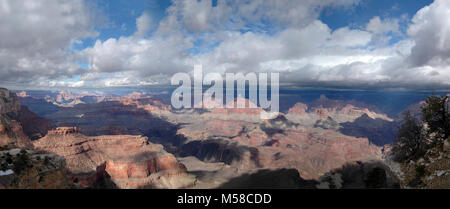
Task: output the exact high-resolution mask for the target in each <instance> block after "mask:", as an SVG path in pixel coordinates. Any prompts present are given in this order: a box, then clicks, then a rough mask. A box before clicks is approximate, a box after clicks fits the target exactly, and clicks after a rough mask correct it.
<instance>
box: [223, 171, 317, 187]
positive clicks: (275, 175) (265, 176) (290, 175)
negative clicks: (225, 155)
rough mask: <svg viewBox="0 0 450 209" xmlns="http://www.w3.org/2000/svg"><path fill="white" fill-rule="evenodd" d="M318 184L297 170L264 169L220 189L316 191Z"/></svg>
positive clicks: (235, 179) (232, 181)
mask: <svg viewBox="0 0 450 209" xmlns="http://www.w3.org/2000/svg"><path fill="white" fill-rule="evenodd" d="M316 184H318V182H317V181H314V180H304V179H302V178H301V177H300V174H299V173H298V171H297V170H296V169H278V170H268V169H264V170H259V171H257V172H256V173H252V174H244V175H242V176H239V177H236V178H233V179H231V180H230V181H228V182H226V183H224V184H222V185H221V186H219V187H218V189H315V185H316Z"/></svg>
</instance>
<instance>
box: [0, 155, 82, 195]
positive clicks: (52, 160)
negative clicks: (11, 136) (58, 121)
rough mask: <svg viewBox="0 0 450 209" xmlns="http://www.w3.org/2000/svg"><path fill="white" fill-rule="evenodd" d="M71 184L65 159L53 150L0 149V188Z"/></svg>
mask: <svg viewBox="0 0 450 209" xmlns="http://www.w3.org/2000/svg"><path fill="white" fill-rule="evenodd" d="M68 188H74V184H72V183H71V182H70V180H69V178H68V177H67V169H66V161H65V159H64V158H62V157H60V156H58V155H55V154H41V153H37V152H34V151H31V150H25V149H10V150H4V151H0V189H68Z"/></svg>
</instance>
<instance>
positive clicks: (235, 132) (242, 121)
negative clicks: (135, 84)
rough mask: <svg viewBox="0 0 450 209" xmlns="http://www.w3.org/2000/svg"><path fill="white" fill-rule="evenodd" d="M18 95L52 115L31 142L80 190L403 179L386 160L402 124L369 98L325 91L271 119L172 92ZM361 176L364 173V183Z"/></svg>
mask: <svg viewBox="0 0 450 209" xmlns="http://www.w3.org/2000/svg"><path fill="white" fill-rule="evenodd" d="M19 93H20V94H19V97H18V99H19V100H20V101H21V102H23V104H24V105H30V107H32V108H31V109H33V111H35V112H38V113H39V114H38V115H39V116H37V117H39V118H41V119H42V120H48V121H51V124H50V125H49V126H46V127H44V128H41V129H39V128H35V129H34V130H44V129H45V132H43V133H41V135H39V134H36V135H35V137H33V138H30V137H28V140H29V142H30V144H31V146H32V147H33V149H36V150H39V152H43V153H54V154H57V155H59V156H61V157H63V158H65V159H66V162H67V163H66V164H67V170H68V174H67V175H68V176H69V178H70V179H71V181H72V182H77V184H79V185H80V186H81V187H94V188H102V187H106V188H220V187H224V188H236V187H239V185H240V184H244V183H239V184H237V183H236V182H241V181H250V180H249V179H253V178H249V176H256V177H258V178H259V176H261V178H263V177H264V178H266V177H270V176H273V177H277V178H281V179H286V181H280V182H277V184H278V186H280V185H284V186H282V187H281V188H283V187H284V188H287V187H289V188H291V187H290V186H289V185H295V186H294V187H295V188H319V187H320V188H322V187H328V188H330V187H333V188H334V187H336V183H333V181H334V180H330V179H336V178H337V177H336V176H341V177H342V178H343V180H342V181H343V183H339V184H338V185H340V186H339V187H344V188H345V187H352V188H364V187H365V184H364V181H363V180H362V179H364V178H365V177H364V176H366V175H368V174H369V173H370V172H372V170H374V169H375V168H382V169H383V170H384V171H385V172H386V174H387V176H388V177H389V182H390V184H389V186H393V185H394V183H393V182H396V181H395V177H394V176H393V174H392V172H391V171H390V167H389V166H386V165H385V164H384V161H385V159H386V146H387V145H388V144H390V143H392V139H393V138H394V137H395V128H396V125H397V121H396V119H393V118H391V117H390V116H388V115H386V114H383V113H382V112H380V111H379V110H377V108H376V107H373V106H371V105H366V104H364V103H362V102H356V101H353V100H352V101H344V100H332V99H329V98H327V97H325V96H320V97H319V98H318V99H316V100H313V101H311V102H304V103H303V102H299V101H297V102H296V103H295V104H293V105H292V106H291V107H289V108H287V109H285V110H284V112H281V113H279V115H278V117H276V118H275V119H271V120H263V119H261V117H260V113H261V111H262V109H259V108H249V107H247V108H229V109H221V108H213V109H173V108H172V107H171V105H168V104H167V103H166V102H167V99H164V93H163V94H149V93H143V92H132V93H130V94H125V95H121V96H119V95H113V94H108V95H90V94H84V93H83V94H79V95H77V94H72V93H69V92H59V93H52V94H44V93H42V92H39V95H37V96H36V95H34V93H33V92H19ZM87 97H89V100H88V99H87ZM166 97H167V95H166ZM77 98H78V99H80V101H83V102H81V103H78V104H73V105H72V104H71V105H61V104H58V103H59V102H66V103H67V104H68V103H71V102H73V101H75V100H76V99H77ZM238 100H243V101H244V103H246V104H249V101H248V100H246V99H244V98H236V101H235V102H236V103H237V101H238ZM212 102H217V101H212ZM33 114H34V113H33ZM25 115H26V114H25ZM28 115H30V114H28ZM23 118H24V117H23ZM35 120H36V119H35ZM20 124H22V123H20ZM23 124H25V123H23ZM39 124H41V123H39ZM38 132H39V131H38ZM47 132H48V133H47ZM24 135H25V136H27V135H26V134H24ZM28 135H29V134H28ZM25 138H26V137H25ZM372 165H373V166H372ZM349 168H352V169H349ZM350 170H351V171H350ZM352 172H353V173H355V172H356V173H359V175H360V176H363V177H361V178H360V180H358V181H357V183H355V182H356V180H354V179H353V180H352V178H349V177H348V176H349V175H350V174H348V173H352ZM341 177H340V178H341ZM258 178H255V179H258ZM233 182H234V183H233ZM256 182H261V181H256ZM287 182H291V183H292V182H297V183H293V184H291V183H287ZM247 183H248V184H244V185H254V186H257V185H255V184H258V183H255V182H253V183H250V182H247ZM324 185H325V186H324ZM270 186H271V187H277V186H276V185H270ZM258 188H260V187H258ZM277 188H278V187H277Z"/></svg>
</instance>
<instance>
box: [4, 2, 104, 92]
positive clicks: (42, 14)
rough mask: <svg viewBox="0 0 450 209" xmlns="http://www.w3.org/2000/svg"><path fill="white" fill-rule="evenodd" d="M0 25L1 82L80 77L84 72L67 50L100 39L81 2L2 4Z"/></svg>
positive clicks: (87, 11) (88, 13)
mask: <svg viewBox="0 0 450 209" xmlns="http://www.w3.org/2000/svg"><path fill="white" fill-rule="evenodd" d="M0 25H1V27H0V81H1V82H15V83H21V82H22V83H24V82H29V81H38V80H40V79H41V80H44V79H43V77H46V78H50V79H52V78H53V79H54V78H58V77H61V76H67V75H75V74H78V73H79V72H80V70H81V69H80V67H79V66H78V65H77V64H75V61H74V60H73V57H72V56H71V53H70V52H69V51H68V48H70V46H71V45H72V44H73V43H75V42H77V41H79V40H80V39H82V38H85V37H94V36H96V35H97V34H96V33H95V31H93V25H92V22H91V20H90V11H89V10H88V9H87V7H86V5H85V4H84V2H83V1H81V0H75V1H61V0H45V1H34V0H24V1H15V0H3V1H1V2H0Z"/></svg>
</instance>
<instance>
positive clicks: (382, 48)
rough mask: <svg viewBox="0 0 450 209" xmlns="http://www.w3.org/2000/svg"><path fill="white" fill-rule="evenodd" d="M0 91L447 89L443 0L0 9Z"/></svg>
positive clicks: (111, 2) (254, 0)
mask: <svg viewBox="0 0 450 209" xmlns="http://www.w3.org/2000/svg"><path fill="white" fill-rule="evenodd" d="M0 26H1V27H0V86H3V87H9V88H15V89H17V88H55V87H73V88H81V87H89V88H97V87H98V88H100V87H101V88H105V87H120V86H147V85H165V84H170V78H171V76H172V75H174V74H175V73H178V72H186V73H192V71H193V69H194V65H197V64H201V65H203V71H204V73H209V72H215V73H221V74H224V73H227V72H231V73H238V72H242V73H249V72H255V73H258V72H278V73H279V74H280V82H281V84H282V85H290V86H299V87H301V86H308V87H331V88H348V89H407V90H408V89H413V90H415V89H427V90H442V89H445V90H448V89H450V1H447V0H434V1H433V0H398V1H395V0H394V1H392V0H227V1H222V0H171V1H163V0H108V1H107V0H97V1H93V0H86V1H85V0H70V1H69V0H42V1H35V0H21V1H16V0H0Z"/></svg>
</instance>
